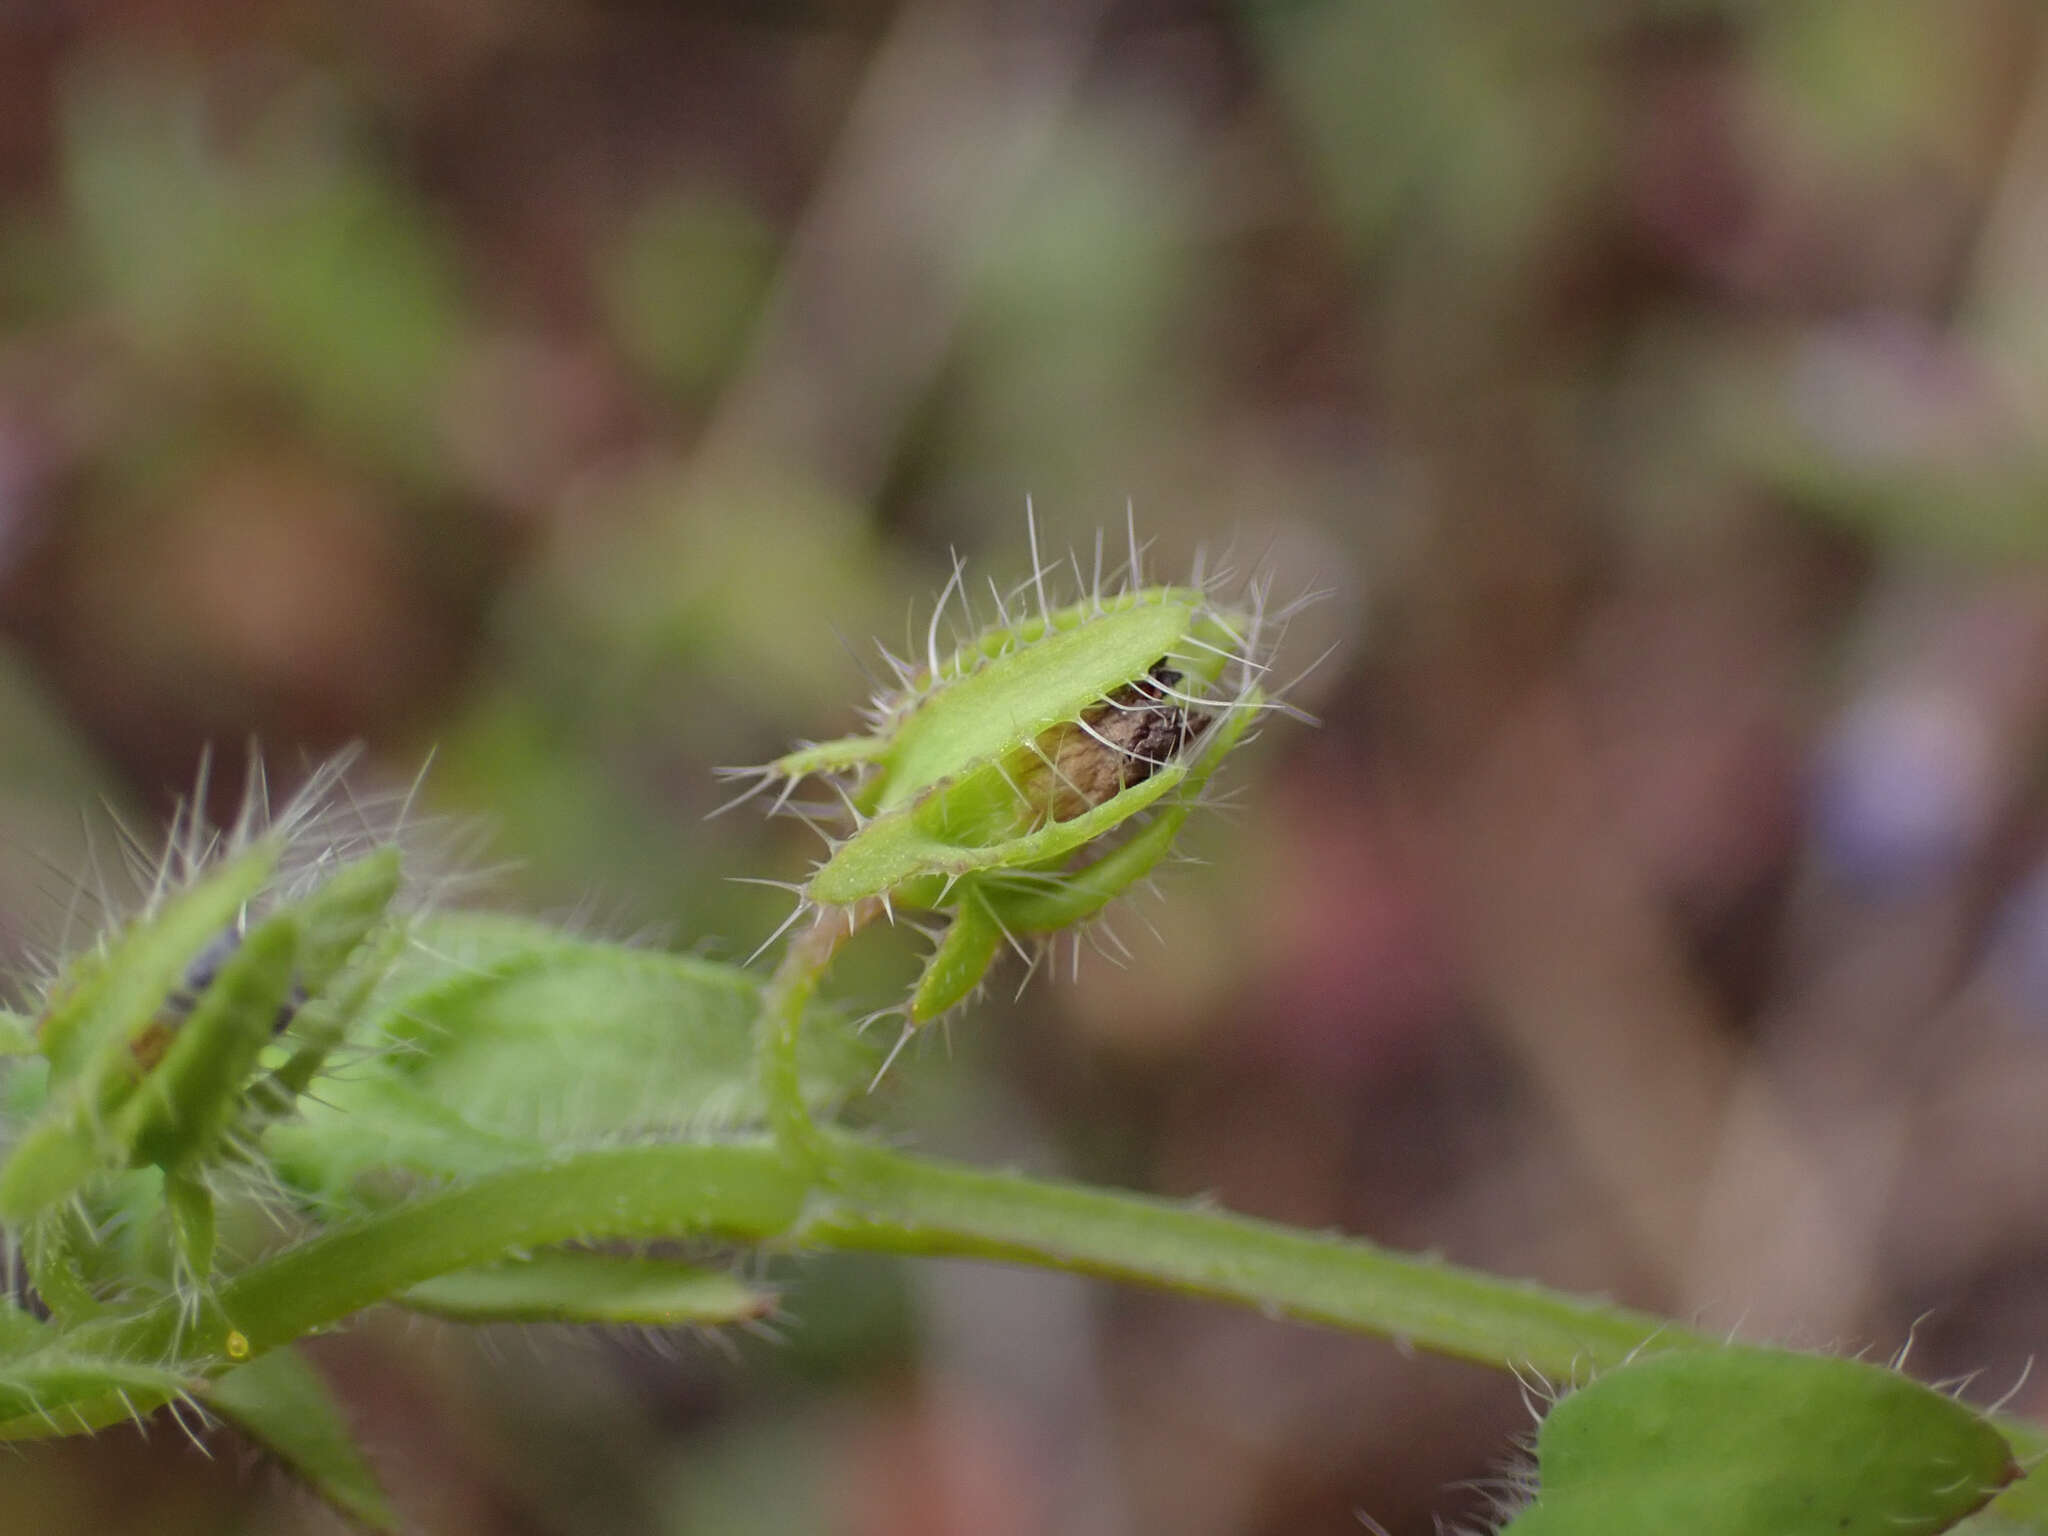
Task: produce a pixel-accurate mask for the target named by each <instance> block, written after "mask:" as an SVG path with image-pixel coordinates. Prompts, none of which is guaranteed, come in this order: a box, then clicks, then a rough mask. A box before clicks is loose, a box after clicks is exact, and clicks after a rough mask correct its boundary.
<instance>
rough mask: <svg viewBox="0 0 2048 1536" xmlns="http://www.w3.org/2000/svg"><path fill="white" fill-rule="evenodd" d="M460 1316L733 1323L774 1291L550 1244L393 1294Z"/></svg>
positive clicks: (713, 1273)
mask: <svg viewBox="0 0 2048 1536" xmlns="http://www.w3.org/2000/svg"><path fill="white" fill-rule="evenodd" d="M399 1300H400V1302H401V1304H402V1305H404V1306H408V1307H411V1308H412V1309H413V1310H414V1311H416V1312H430V1313H433V1314H434V1315H435V1316H438V1317H445V1318H449V1319H451V1320H453V1321H456V1322H463V1323H638V1324H644V1325H646V1326H649V1327H658V1328H659V1327H673V1326H676V1325H679V1324H684V1323H735V1322H747V1321H750V1320H752V1319H755V1318H761V1317H765V1316H767V1315H768V1313H770V1312H771V1311H773V1310H774V1307H775V1298H774V1296H773V1295H772V1294H771V1293H770V1292H767V1291H762V1290H758V1289H756V1288H755V1287H753V1286H750V1285H747V1284H746V1283H744V1282H743V1281H741V1280H739V1279H738V1278H736V1277H735V1276H733V1275H730V1274H728V1273H726V1272H725V1271H724V1270H716V1269H704V1268H700V1267H698V1266H695V1265H689V1264H677V1263H673V1262H671V1261H668V1260H664V1259H647V1258H635V1257H622V1256H619V1255H615V1254H608V1253H590V1252H586V1251H583V1250H580V1249H557V1250H554V1251H551V1252H547V1253H541V1254H536V1255H534V1256H533V1257H532V1258H527V1259H516V1260H511V1261H508V1262H506V1263H504V1264H494V1265H491V1266H490V1267H488V1268H485V1269H465V1270H458V1271H457V1272H456V1273H454V1274H450V1275H442V1276H440V1277H439V1278H437V1279H433V1280H429V1281H427V1282H426V1283H425V1284H424V1285H416V1286H414V1287H413V1288H412V1289H411V1290H409V1291H407V1292H406V1293H405V1294H404V1295H403V1296H402V1297H400V1298H399Z"/></svg>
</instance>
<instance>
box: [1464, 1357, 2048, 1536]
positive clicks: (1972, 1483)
mask: <svg viewBox="0 0 2048 1536" xmlns="http://www.w3.org/2000/svg"><path fill="white" fill-rule="evenodd" d="M1536 1448H1537V1459H1538V1470H1539V1473H1540V1475H1541V1478H1542V1485H1541V1489H1540V1491H1539V1493H1538V1496H1537V1499H1536V1502H1535V1503H1534V1504H1532V1505H1531V1506H1530V1507H1529V1508H1528V1509H1526V1510H1524V1511H1523V1512H1522V1513H1521V1514H1520V1515H1519V1516H1517V1517H1516V1518H1515V1519H1514V1520H1513V1521H1511V1522H1510V1523H1509V1525H1508V1526H1507V1527H1506V1533H1504V1536H1604V1533H1607V1532H1610V1531H1613V1532H1622V1531H1627V1532H1636V1531H1685V1532H1687V1533H1688V1536H1910V1533H1914V1532H1919V1533H1928V1536H1931V1533H1935V1532H1940V1531H1947V1530H1950V1529H1952V1528H1953V1527H1954V1526H1955V1525H1956V1524H1957V1522H1959V1521H1961V1520H1962V1519H1963V1518H1964V1517H1965V1516H1967V1515H1969V1514H1970V1513H1972V1512H1973V1511H1975V1510H1977V1509H1979V1508H1981V1507H1982V1506H1983V1505H1984V1504H1985V1502H1986V1501H1987V1500H1989V1499H1990V1498H1991V1497H1992V1495H1993V1494H1995V1493H1996V1492H1997V1491H1998V1490H1999V1489H2000V1488H2002V1487H2004V1486H2005V1485H2006V1484H2007V1483H2009V1482H2011V1481H2012V1479H2013V1478H2014V1477H2016V1476H2017V1475H2018V1469H2017V1468H2016V1467H2015V1466H2014V1464H2013V1456H2012V1448H2011V1447H2010V1446H2009V1445H2008V1444H2007V1443H2006V1440H2005V1438H2004V1437H2003V1436H2002V1435H2000V1434H1999V1433H1998V1431H1997V1430H1996V1429H1994V1428H1993V1427H1992V1426H1991V1425H1990V1423H1989V1422H1987V1421H1986V1420H1985V1419H1984V1418H1983V1417H1981V1416H1980V1415H1978V1414H1976V1413H1974V1412H1972V1411H1971V1410H1970V1409H1968V1408H1966V1407H1964V1406H1963V1405H1962V1404H1960V1403H1957V1402H1955V1401H1953V1400H1952V1399H1950V1398H1946V1397H1943V1396H1942V1395H1941V1394H1940V1393H1938V1392H1933V1391H1930V1390H1929V1389H1928V1388H1926V1387H1923V1386H1921V1385H1919V1384H1918V1383H1917V1382H1914V1381H1911V1380H1909V1379H1908V1378H1906V1377H1904V1376H1901V1375H1899V1374H1898V1373H1897V1372H1895V1371H1888V1370H1883V1369H1880V1368H1879V1367H1877V1366H1871V1365H1864V1364H1861V1363H1859V1362H1856V1361H1852V1360H1837V1359H1831V1358H1828V1357H1826V1356H1820V1355H1800V1354H1792V1353H1789V1352H1785V1351H1779V1350H1767V1349H1749V1348H1729V1349H1719V1350H1711V1351H1699V1352H1692V1351H1687V1352H1684V1353H1679V1354H1671V1355H1660V1356H1655V1357H1652V1358H1650V1359H1646V1360H1639V1361H1637V1362H1635V1363H1633V1364H1630V1365H1626V1366H1623V1367H1621V1368H1620V1369H1618V1370H1615V1371H1611V1372H1608V1373H1607V1374H1605V1375H1603V1376H1601V1377H1600V1378H1599V1379H1598V1380H1596V1381H1595V1382H1594V1383H1593V1384H1592V1385H1591V1386H1589V1387H1587V1388H1585V1389H1584V1390H1582V1391H1578V1392H1574V1393H1572V1394H1571V1395H1570V1396H1568V1397H1566V1398H1565V1399H1564V1400H1563V1401H1561V1402H1560V1403H1559V1404H1558V1405H1557V1406H1556V1407H1555V1408H1553V1409H1552V1410H1551V1412H1550V1416H1549V1417H1548V1418H1547V1419H1546V1420H1545V1421H1544V1423H1543V1427H1542V1430H1541V1431H1540V1432H1539V1434H1538V1436H1537V1441H1536Z"/></svg>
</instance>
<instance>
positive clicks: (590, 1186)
mask: <svg viewBox="0 0 2048 1536" xmlns="http://www.w3.org/2000/svg"><path fill="white" fill-rule="evenodd" d="M811 1135H812V1136H813V1137H814V1138H815V1144H814V1145H813V1146H811V1147H808V1148H805V1149H803V1150H802V1151H801V1152H799V1153H797V1154H792V1152H791V1151H790V1149H789V1148H788V1146H787V1144H786V1143H784V1142H781V1141H777V1142H774V1143H770V1142H765V1141H751V1142H733V1143H723V1144H703V1143H676V1144H664V1145H650V1146H634V1147H612V1148H604V1149H600V1150H595V1151H589V1152H584V1153H580V1154H578V1155H576V1156H574V1157H570V1158H566V1159H564V1160H562V1161H560V1162H556V1163H549V1164H545V1165H542V1166H539V1167H532V1168H520V1169H511V1170H507V1171H506V1172H504V1173H499V1174H494V1175H491V1176H489V1177H487V1178H482V1179H478V1180H476V1181H475V1182H474V1183H471V1184H466V1185H463V1186H461V1187H459V1188H456V1189H451V1190H447V1191H444V1192H442V1193H439V1194H432V1195H424V1196H421V1197H419V1198H418V1199H416V1200H413V1201H411V1202H409V1203H408V1204H406V1205H404V1206H402V1207H400V1208H398V1209H396V1210H393V1211H391V1212H388V1213H386V1214H383V1215H379V1216H374V1217H368V1218H365V1219H364V1220H362V1221H359V1222H356V1223H353V1224H351V1225H349V1226H345V1227H339V1228H336V1229H334V1230H332V1231H329V1232H326V1233H323V1234H322V1235H320V1236H318V1237H315V1238H312V1239H310V1240H308V1241H306V1242H303V1243H300V1244H298V1245H297V1246H295V1247H293V1248H290V1249H288V1250H286V1251H285V1252H283V1253H280V1254H278V1255H276V1256H275V1257H273V1258H269V1259H265V1260H263V1261H261V1262H259V1263H256V1264H253V1265H251V1266H250V1267H249V1268H247V1269H245V1270H243V1271H241V1272H240V1273H239V1274H237V1275H235V1276H234V1277H233V1278H232V1279H231V1280H229V1281H228V1282H227V1283H226V1284H225V1285H224V1286H223V1287H222V1288H221V1289H220V1291H219V1292H218V1294H217V1304H216V1305H209V1306H207V1307H205V1308H204V1309H203V1310H201V1311H200V1312H198V1313H196V1314H195V1313H194V1312H192V1311H190V1310H184V1309H181V1308H180V1307H179V1306H178V1304H177V1303H176V1302H172V1301H167V1302H164V1303H161V1304H159V1305H158V1306H156V1307H153V1308H151V1309H149V1310H147V1311H145V1312H142V1313H140V1314H130V1315H128V1316H126V1317H121V1318H111V1317H109V1318H101V1319H97V1320H94V1321H92V1322H88V1323H85V1324H82V1325H80V1326H78V1327H76V1328H73V1329H69V1330H67V1331H66V1333H65V1336H64V1339H63V1341H62V1342H61V1344H53V1347H57V1348H61V1349H64V1350H66V1351H70V1352H75V1353H79V1354H86V1355H91V1356H95V1357H98V1358H111V1359H129V1360H166V1361H173V1362H175V1363H176V1364H177V1366H178V1368H179V1369H181V1370H185V1371H188V1372H189V1373H190V1374H192V1375H194V1376H195V1377H197V1376H207V1375H213V1374H217V1373H218V1372H220V1371H221V1370H224V1369H226V1368H228V1367H229V1366H231V1365H233V1364H235V1363H237V1362H238V1360H240V1359H242V1358H246V1357H248V1356H250V1355H252V1354H260V1353H262V1352H263V1351H264V1350H267V1349H272V1348H275V1347H277V1346H279V1345H281V1344H285V1343H288V1342H290V1341H291V1340H293V1339H296V1338H299V1337H301V1336H303V1335H305V1334H308V1333H311V1332H314V1331H316V1330H318V1329H321V1328H326V1327H331V1326H333V1325H334V1324H336V1323H339V1322H340V1321H341V1320H342V1319H343V1318H345V1317H347V1316H348V1315H349V1314H350V1313H352V1312H356V1311H359V1310H360V1309H362V1308H363V1307H366V1306H370V1305H373V1304H375V1303H376V1302H379V1301H382V1300H385V1299H386V1298H388V1297H391V1296H394V1295H398V1294H400V1293H402V1292H404V1291H405V1290H407V1289H409V1288H410V1287H412V1286H414V1285H417V1284H419V1283H420V1282H421V1281H424V1280H429V1279H432V1278H434V1277H435V1276H437V1275H443V1274H447V1273H450V1272H452V1271H455V1270H461V1269H466V1268H474V1267H476V1266H479V1265H483V1264H487V1263H491V1262H494V1261H496V1260H498V1259H500V1258H502V1257H503V1256H504V1255H505V1254H507V1253H514V1252H519V1251H522V1250H527V1249H533V1248H542V1247H547V1246H549V1245H552V1244H557V1243H564V1242H572V1241H582V1242H608V1241H628V1242H631V1241H646V1240H650V1239H656V1238H668V1237H680V1236H684V1235H689V1234H706V1235H713V1236H718V1237H725V1238H730V1239H734V1240H738V1241H741V1242H747V1243H763V1244H772V1245H777V1246H803V1247H812V1248H840V1249H850V1250H868V1251H881V1252H890V1253H903V1254H926V1255H934V1256H936V1255H955V1256H964V1257H971V1258H980V1259H990V1260H998V1261H1003V1262H1008V1263H1017V1264H1030V1265H1037V1266H1041V1267H1045V1268H1053V1269H1064V1270H1074V1271H1079V1272H1083V1273H1088V1274H1098V1275H1103V1276H1107V1277H1111V1278H1115V1279H1120V1280H1127V1281H1133V1282H1137V1283H1139V1284H1146V1285H1153V1286H1159V1287H1162V1288H1165V1289H1168V1290H1176V1291H1183V1292H1186V1293H1189V1294H1192V1295H1199V1296H1207V1297H1211V1298H1213V1299H1215V1300H1219V1301H1225V1302H1233V1303H1237V1304H1239V1305H1243V1306H1249V1307H1256V1308H1258V1309H1259V1310H1261V1311H1263V1312H1266V1313H1268V1314H1270V1315H1273V1316H1278V1317H1292V1318H1299V1319H1302V1320H1304V1321H1308V1322H1316V1323H1323V1324H1327V1325H1329V1326H1331V1327H1335V1328H1341V1329H1345V1330H1347V1331H1350V1332H1355V1333H1369V1334H1380V1335H1384V1336H1387V1337H1391V1338H1395V1339H1398V1340H1400V1341H1402V1342H1403V1343H1404V1344H1410V1345H1413V1346H1414V1347H1416V1348H1418V1349H1425V1350H1431V1351H1434V1352H1437V1353H1441V1354H1450V1355H1457V1356H1460V1357H1463V1358H1466V1359H1472V1360H1479V1361H1484V1362H1486V1363H1488V1364H1492V1365H1509V1366H1518V1367H1526V1368H1529V1369H1533V1370H1536V1371H1538V1372H1541V1373H1542V1374H1544V1375H1546V1376H1552V1377H1557V1378H1561V1379H1565V1378H1569V1377H1571V1376H1572V1375H1573V1374H1574V1373H1575V1372H1583V1371H1584V1370H1586V1369H1589V1368H1592V1367H1597V1366H1603V1365H1611V1364H1613V1363H1615V1362H1616V1361H1619V1360H1622V1359H1625V1358H1626V1357H1627V1356H1628V1355H1630V1354H1631V1353H1633V1352H1635V1351H1637V1350H1640V1349H1642V1348H1644V1347H1645V1346H1646V1345H1654V1346H1656V1347H1660V1348H1679V1347H1687V1346H1695V1345H1700V1344H1705V1343H1709V1342H1711V1341H1709V1340H1707V1339H1704V1338H1703V1337H1701V1336H1700V1335H1697V1334H1693V1333H1691V1332H1689V1331H1687V1330H1685V1329H1683V1328H1680V1327H1677V1326H1676V1325H1673V1324H1670V1323H1666V1322H1663V1321H1661V1320H1660V1319H1657V1318H1654V1317H1650V1316H1648V1315H1646V1314H1643V1313H1638V1312H1630V1311H1626V1310H1624V1309H1621V1308H1617V1307H1611V1306H1607V1305H1604V1304H1602V1303H1599V1302H1592V1301H1586V1300H1581V1299H1579V1298H1575V1297H1570V1296H1564V1295H1560V1294H1558V1293H1556V1292H1551V1291H1545V1290H1542V1289H1540V1288H1537V1287H1535V1286H1531V1285H1526V1284H1522V1283H1518V1282H1513V1281H1506V1280H1500V1279H1496V1278H1494V1277H1493V1276H1490V1275H1485V1274H1480V1273H1477V1272H1474V1271H1471V1270H1465V1269H1459V1268H1457V1267H1455V1266H1453V1265H1448V1264H1444V1263H1442V1262H1440V1261H1438V1260H1435V1259H1429V1258H1421V1257H1415V1256H1411V1255H1406V1254H1399V1253H1390V1252H1387V1251H1385V1250H1383V1249H1380V1248H1376V1247H1374V1246H1372V1245H1371V1244H1368V1243H1362V1242H1357V1241H1354V1240H1349V1239H1342V1238H1336V1237H1330V1236H1320V1235H1315V1234H1310V1233H1303V1232H1296V1231H1292V1230H1290V1229H1288V1228H1286V1227H1280V1226H1275V1225H1272V1224H1271V1223H1267V1222H1262V1221H1254V1220H1252V1219H1250V1218H1248V1217H1244V1216H1235V1215H1232V1214H1230V1213H1229V1212H1227V1211H1219V1210H1208V1209H1203V1208H1201V1207H1190V1206H1185V1205H1175V1204H1172V1203H1170V1202H1167V1201H1162V1200H1157V1199H1151V1198H1148V1197H1145V1196H1142V1195H1131V1194H1120V1193H1115V1192H1111V1191H1106V1190H1099V1189H1092V1188H1089V1187H1087V1186H1085V1185H1078V1184H1063V1183H1056V1182H1050V1181H1046V1180H1039V1179H1031V1178H1026V1177H1023V1176H1021V1175H1017V1174H1008V1173H990V1172H985V1171H982V1170H980V1169H975V1168H969V1167H964V1166H961V1165H957V1164H949V1163H942V1162H935V1161H930V1160H926V1159H922V1158H915V1157H908V1156H904V1155H902V1154H900V1153H895V1152H890V1151H887V1150H885V1149H883V1148H880V1147H877V1146H875V1145H873V1144H871V1143H867V1142H863V1141H860V1140H858V1139H856V1138H854V1137H852V1136H849V1135H847V1134H845V1133H843V1132H837V1131H827V1130H824V1129H821V1128H819V1127H817V1126H815V1125H813V1126H812V1128H811ZM813 1155H817V1156H820V1157H822V1158H823V1159H824V1163H825V1165H826V1166H825V1168H824V1171H823V1172H822V1173H821V1172H820V1171H819V1170H818V1169H817V1168H816V1167H814V1166H813V1165H812V1164H811V1162H810V1158H811V1156H813ZM234 1333H239V1334H240V1342H239V1343H238V1344H236V1345H235V1347H233V1348H231V1347H230V1346H231V1342H232V1335H233V1334H234ZM30 1358H31V1359H32V1358H34V1357H33V1356H31V1357H30ZM138 1406H147V1405H146V1404H144V1403H138V1402H135V1401H131V1400H129V1399H116V1398H108V1399H92V1400H87V1401H84V1402H79V1403H76V1404H72V1405H67V1406H66V1407H65V1408H64V1410H63V1411H62V1412H60V1413H58V1414H54V1415H45V1416H38V1417H34V1418H19V1419H14V1420H11V1421H8V1422H5V1423H0V1439H11V1438H37V1437H41V1436H45V1435H48V1434H51V1433H53V1432H56V1433H66V1432H71V1431H74V1430H77V1429H81V1428H90V1427H96V1426H98V1425H103V1424H108V1423H113V1422H116V1421H118V1420H120V1419H123V1418H126V1417H129V1416H131V1415H132V1413H133V1412H134V1410H135V1408H136V1407H138Z"/></svg>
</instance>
